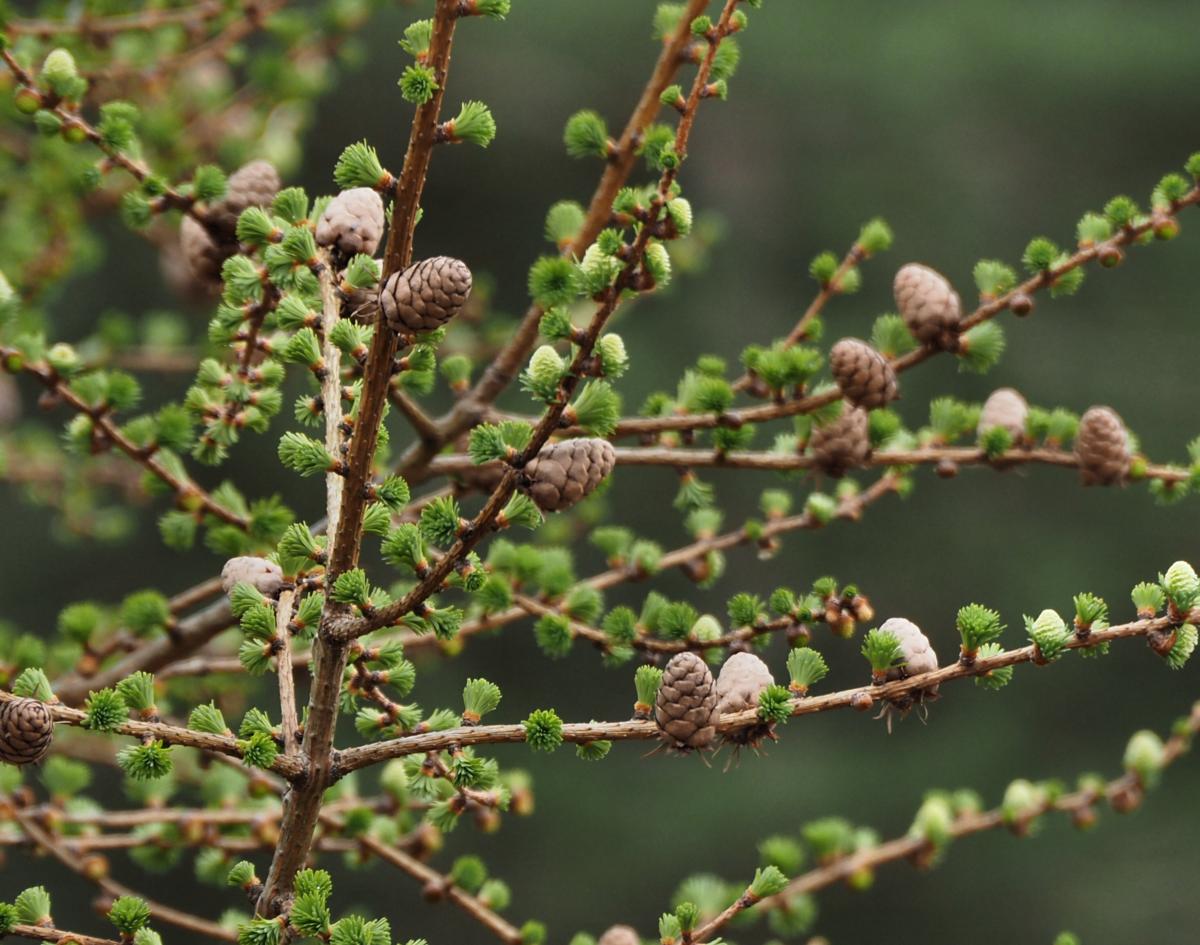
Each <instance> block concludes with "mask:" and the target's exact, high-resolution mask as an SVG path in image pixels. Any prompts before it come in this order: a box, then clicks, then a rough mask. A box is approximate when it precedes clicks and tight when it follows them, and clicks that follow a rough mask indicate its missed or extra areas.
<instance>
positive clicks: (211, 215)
mask: <svg viewBox="0 0 1200 945" xmlns="http://www.w3.org/2000/svg"><path fill="white" fill-rule="evenodd" d="M282 186H283V183H282V181H280V179H279V172H278V171H277V170H275V165H273V164H272V163H271V162H269V161H251V162H250V163H249V164H243V165H242V166H241V167H239V168H238V169H237V170H236V171H234V172H233V173H232V174H230V175H229V180H228V181H227V182H226V186H225V196H224V197H222V198H221V199H220V200H218V201H216V202H214V203H213V204H212V205H211V206H210V207H209V208H208V219H209V221H210V222H211V223H212V225H213V226H215V227H217V228H218V229H219V230H220V231H221V234H222V235H223V236H224V237H225V238H226V239H229V240H234V239H236V231H237V221H238V217H239V216H241V215H242V211H243V210H245V209H246V208H248V207H269V206H270V205H271V201H273V200H274V199H275V195H276V194H278V193H279V189H280V188H281V187H282Z"/></svg>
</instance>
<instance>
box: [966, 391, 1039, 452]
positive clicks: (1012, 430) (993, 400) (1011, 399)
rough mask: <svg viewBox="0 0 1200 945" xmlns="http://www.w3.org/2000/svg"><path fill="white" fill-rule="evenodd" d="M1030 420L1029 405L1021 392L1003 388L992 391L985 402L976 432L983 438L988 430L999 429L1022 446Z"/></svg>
mask: <svg viewBox="0 0 1200 945" xmlns="http://www.w3.org/2000/svg"><path fill="white" fill-rule="evenodd" d="M1028 418H1029V405H1028V404H1027V403H1025V398H1024V397H1022V396H1021V394H1020V392H1019V391H1016V390H1013V389H1012V388H1011V387H1001V388H999V389H997V390H994V391H992V393H991V395H990V396H989V397H988V399H987V400H985V401H984V403H983V410H981V411H980V413H979V426H978V428H977V430H976V432H977V433H978V435H979V436H983V435H984V434H985V433H987V431H988V430H994V429H996V428H997V427H999V428H1000V429H1002V430H1007V431H1008V433H1009V435H1010V436H1011V437H1012V441H1013V444H1014V445H1020V444H1021V443H1023V442H1025V422H1026V420H1027V419H1028Z"/></svg>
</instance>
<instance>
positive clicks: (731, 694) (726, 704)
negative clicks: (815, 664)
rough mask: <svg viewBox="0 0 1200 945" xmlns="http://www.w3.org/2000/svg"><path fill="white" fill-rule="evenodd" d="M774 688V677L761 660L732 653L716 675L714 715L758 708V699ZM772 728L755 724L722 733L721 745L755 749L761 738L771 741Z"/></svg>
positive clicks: (752, 655)
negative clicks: (726, 742)
mask: <svg viewBox="0 0 1200 945" xmlns="http://www.w3.org/2000/svg"><path fill="white" fill-rule="evenodd" d="M774 684H775V677H774V676H772V675H771V670H770V669H769V668H768V667H767V664H766V663H764V662H763V661H762V660H761V659H759V658H758V657H757V656H755V655H754V654H753V653H735V654H734V655H733V656H731V657H729V659H727V660H726V661H725V663H724V665H722V666H721V672H720V673H718V674H717V712H718V714H719V715H725V714H727V713H729V712H744V711H745V710H747V709H757V708H758V697H759V696H760V695H762V693H763V690H765V689H766V688H767V687H768V686H773V685H774ZM774 737H775V736H774V734H773V726H772V725H770V724H764V723H759V724H757V725H749V726H747V727H745V728H740V729H735V730H734V731H731V732H726V733H725V735H724V736H723V738H724V740H725V741H729V742H732V743H733V744H734V745H737V746H741V745H752V746H757V745H758V743H759V742H761V741H762V739H763V738H774Z"/></svg>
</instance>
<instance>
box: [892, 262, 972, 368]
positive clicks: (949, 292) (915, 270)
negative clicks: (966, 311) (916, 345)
mask: <svg viewBox="0 0 1200 945" xmlns="http://www.w3.org/2000/svg"><path fill="white" fill-rule="evenodd" d="M892 291H893V293H894V294H895V297H896V308H897V309H898V310H899V312H900V317H901V318H903V319H904V323H905V324H906V325H908V330H909V331H911V332H912V333H913V335H914V337H916V339H917V340H918V341H920V342H923V343H925V344H936V345H938V346H939V347H943V348H953V347H954V341H955V338H956V337H957V330H958V323H959V320H960V319H961V318H962V303H961V302H960V301H959V298H958V293H957V292H955V291H954V287H953V286H952V285H950V283H949V282H948V281H946V277H945V276H943V275H942V274H941V273H940V272H937V271H936V270H934V269H930V268H929V267H928V266H923V265H921V264H920V263H909V264H908V265H906V266H902V267H900V271H899V272H897V273H896V280H895V282H894V283H893V285H892Z"/></svg>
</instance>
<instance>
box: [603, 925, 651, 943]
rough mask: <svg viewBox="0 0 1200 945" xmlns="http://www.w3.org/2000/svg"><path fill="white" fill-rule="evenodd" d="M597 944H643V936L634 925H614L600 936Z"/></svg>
mask: <svg viewBox="0 0 1200 945" xmlns="http://www.w3.org/2000/svg"><path fill="white" fill-rule="evenodd" d="M596 945H642V938H641V936H640V935H638V934H637V930H636V929H635V928H633V927H632V926H629V925H614V926H612V927H611V928H609V929H608V930H607V931H606V932H605V933H604V934H603V935H601V936H600V939H599V941H597V943H596Z"/></svg>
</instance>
